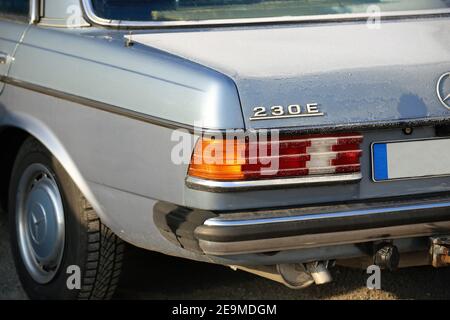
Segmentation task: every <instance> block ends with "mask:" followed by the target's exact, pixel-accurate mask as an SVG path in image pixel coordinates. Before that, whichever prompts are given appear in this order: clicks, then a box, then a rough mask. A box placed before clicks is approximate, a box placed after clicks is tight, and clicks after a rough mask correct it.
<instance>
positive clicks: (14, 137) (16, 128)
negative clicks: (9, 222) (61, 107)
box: [0, 114, 109, 225]
mask: <svg viewBox="0 0 450 320" xmlns="http://www.w3.org/2000/svg"><path fill="white" fill-rule="evenodd" d="M28 137H33V138H35V139H36V140H38V141H39V142H40V143H41V144H42V145H43V146H44V147H45V148H47V150H49V151H50V153H51V154H52V155H53V156H54V157H55V158H56V159H57V160H58V161H59V162H60V163H61V165H62V167H63V168H64V169H65V170H66V172H67V173H68V175H69V176H70V177H71V179H72V180H73V181H74V183H75V185H76V186H77V187H78V188H79V189H80V191H81V193H82V194H83V195H84V196H85V197H86V199H87V200H88V201H89V203H90V204H91V205H92V207H93V208H94V209H95V211H96V213H97V214H98V216H99V217H100V219H101V220H102V222H103V223H105V224H106V225H108V224H109V223H108V218H107V217H106V215H105V214H104V213H103V210H102V208H101V206H100V204H99V203H98V201H97V199H96V197H95V196H94V194H93V192H92V191H91V189H90V187H89V185H88V183H87V181H86V179H85V178H84V177H83V176H82V174H81V172H80V170H79V169H78V167H77V165H76V164H75V162H74V160H73V159H72V157H71V156H70V153H69V152H68V151H67V150H66V148H65V147H64V145H63V143H62V142H61V141H60V140H59V139H58V137H57V136H56V135H55V134H54V132H53V131H52V130H51V129H50V128H49V127H47V126H46V125H45V124H44V123H43V122H41V121H40V120H38V119H36V118H34V117H31V116H29V115H25V114H15V115H9V116H8V117H7V118H6V119H3V120H2V125H1V127H0V145H1V146H2V148H4V147H3V146H5V145H6V148H7V149H6V150H7V151H8V152H2V155H1V156H0V161H1V162H0V163H1V164H2V166H1V167H0V191H1V195H0V205H1V207H2V208H4V209H7V208H8V200H7V199H8V191H9V183H10V178H11V171H12V168H13V165H14V161H15V159H16V156H17V153H18V151H19V149H20V147H21V145H22V144H23V142H24V141H25V140H26V139H27V138H28ZM3 161H5V165H3V164H4V163H3ZM5 177H6V178H5ZM3 178H5V179H3Z"/></svg>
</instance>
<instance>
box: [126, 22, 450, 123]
mask: <svg viewBox="0 0 450 320" xmlns="http://www.w3.org/2000/svg"><path fill="white" fill-rule="evenodd" d="M449 39H450V20H449V19H448V18H446V17H441V18H433V19H431V18H430V19H407V20H399V21H384V22H382V23H381V25H380V28H379V29H371V28H369V27H368V25H367V24H366V23H365V22H345V23H344V22H342V23H327V24H304V25H297V26H277V27H273V26H272V27H251V28H238V29H214V30H209V31H205V30H202V31H196V30H191V31H189V32H184V31H183V32H168V33H167V32H166V33H151V34H136V35H133V40H135V41H137V42H141V43H144V44H146V45H150V46H152V47H156V48H158V49H160V50H164V51H167V52H170V53H172V54H175V55H178V56H181V57H183V58H186V59H188V60H191V61H195V62H197V63H200V64H202V65H205V66H208V67H210V68H212V69H215V70H218V71H220V72H222V73H224V74H226V75H228V76H229V77H231V78H232V79H233V80H234V81H235V83H236V85H237V89H238V92H239V95H240V99H241V104H242V111H243V116H244V120H245V125H246V128H247V129H250V128H252V129H259V128H289V127H291V128H292V127H295V128H299V129H302V128H303V129H307V128H315V127H330V128H333V127H342V126H344V127H353V126H359V125H367V126H372V125H384V124H389V123H398V122H402V121H411V120H415V121H416V120H417V121H419V120H423V121H430V120H436V119H439V120H442V119H450V111H449V110H448V109H446V108H444V107H443V105H442V103H441V102H440V101H439V99H438V96H437V94H436V86H437V82H438V79H439V78H440V76H441V75H442V74H443V73H445V72H447V71H450V45H449ZM187 43H188V44H190V45H189V46H187V45H186V44H187ZM307 104H317V105H318V108H319V110H320V112H322V113H323V114H324V115H323V116H314V117H287V118H286V117H284V118H273V119H264V120H262V119H258V120H253V121H252V120H250V118H251V117H252V116H254V109H255V108H256V107H264V108H266V113H269V114H268V115H270V108H271V107H272V106H282V107H283V108H284V110H285V112H286V110H287V107H288V106H289V105H300V106H301V107H302V112H304V109H305V108H306V105H307Z"/></svg>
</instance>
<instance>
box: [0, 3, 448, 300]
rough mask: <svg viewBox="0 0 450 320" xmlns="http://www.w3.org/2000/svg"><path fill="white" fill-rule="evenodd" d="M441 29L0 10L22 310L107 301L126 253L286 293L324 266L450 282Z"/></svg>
mask: <svg viewBox="0 0 450 320" xmlns="http://www.w3.org/2000/svg"><path fill="white" fill-rule="evenodd" d="M449 15H450V3H449V1H446V0H433V1H429V0H415V1H409V0H408V1H406V0H404V1H403V0H401V1H389V0H383V1H375V0H373V1H362V0H348V1H313V2H312V1H303V0H274V1H269V0H257V1H254V0H229V1H216V0H199V1H197V0H177V1H170V0H167V1H166V0H160V1H146V0H141V1H121V0H82V1H78V0H32V1H28V0H26V1H25V0H23V1H22V0H14V1H12V0H0V93H1V94H0V143H1V146H2V148H1V153H0V159H1V164H2V166H1V167H0V195H1V199H0V200H1V205H2V206H3V207H4V209H5V210H7V211H8V213H9V218H10V229H11V245H12V248H13V253H14V256H15V262H16V267H17V270H18V273H19V276H20V279H21V281H22V284H23V286H24V288H25V290H26V292H27V294H28V295H29V296H30V297H31V298H36V299H45V298H50V299H54V298H61V299H103V298H110V297H112V295H113V293H114V289H115V287H116V285H117V282H118V279H119V276H120V271H121V264H122V259H123V250H124V241H125V242H128V243H131V244H133V245H135V246H138V247H142V248H145V249H148V250H153V251H158V252H162V253H165V254H168V255H173V256H178V257H183V258H187V259H193V260H197V261H204V262H208V263H215V264H221V265H225V266H231V267H232V268H234V269H241V270H245V271H248V272H251V273H255V274H257V275H260V276H264V277H267V278H270V279H273V280H275V281H278V282H281V283H283V284H285V285H287V286H289V287H292V288H303V287H305V286H308V285H310V284H313V283H317V284H321V283H326V282H329V281H331V276H330V273H329V268H331V267H332V266H333V265H334V264H335V263H341V264H352V265H355V263H356V264H357V265H359V266H363V267H366V266H368V265H376V266H378V267H380V268H382V269H391V270H392V269H396V268H398V267H406V266H416V265H427V264H432V265H433V266H435V267H442V266H447V265H448V264H449V263H450V259H449V256H448V250H449V248H450V242H449V240H448V239H449V238H447V235H450V166H449V165H448V163H450V79H449V78H450V45H449V40H450V16H449ZM77 275H78V276H79V278H78V279H77V277H76V276H77Z"/></svg>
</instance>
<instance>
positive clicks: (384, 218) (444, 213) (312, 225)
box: [195, 207, 450, 242]
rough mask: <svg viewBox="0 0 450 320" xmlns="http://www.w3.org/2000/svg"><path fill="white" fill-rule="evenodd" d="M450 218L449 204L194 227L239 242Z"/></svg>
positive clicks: (201, 234)
mask: <svg viewBox="0 0 450 320" xmlns="http://www.w3.org/2000/svg"><path fill="white" fill-rule="evenodd" d="M440 221H450V207H441V208H432V209H430V208H426V209H422V208H420V209H412V210H409V211H401V212H398V211H395V208H394V209H392V212H389V211H388V212H383V213H374V214H369V215H361V216H352V217H337V218H325V219H315V220H304V221H295V222H279V223H270V224H269V223H268V224H255V225H245V226H207V225H202V226H199V227H197V228H196V229H195V236H196V238H197V239H198V240H204V241H211V242H237V241H248V240H262V239H273V238H283V237H290V236H301V235H308V234H322V233H331V232H345V231H354V230H365V229H374V228H383V227H394V226H401V225H412V224H419V223H433V222H440Z"/></svg>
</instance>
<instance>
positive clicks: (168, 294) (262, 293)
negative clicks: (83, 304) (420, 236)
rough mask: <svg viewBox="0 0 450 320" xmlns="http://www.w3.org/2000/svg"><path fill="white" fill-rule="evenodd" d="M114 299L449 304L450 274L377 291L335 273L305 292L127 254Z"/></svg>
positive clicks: (403, 280) (429, 272)
mask: <svg viewBox="0 0 450 320" xmlns="http://www.w3.org/2000/svg"><path fill="white" fill-rule="evenodd" d="M127 255H128V258H127V262H126V264H125V266H124V272H123V277H122V279H121V285H120V288H119V290H118V292H117V294H116V298H117V299H449V298H450V289H449V288H448V287H447V284H448V283H449V281H450V269H439V270H437V269H433V268H431V267H420V268H410V269H403V270H400V271H397V272H394V273H389V272H385V273H383V274H382V290H381V291H374V290H368V289H366V287H365V284H366V279H367V275H366V274H365V272H364V271H361V270H354V269H347V268H335V269H333V276H334V279H335V281H334V282H333V283H330V284H327V285H324V286H313V287H310V288H308V289H305V290H291V289H288V288H285V287H284V286H282V285H279V284H277V283H274V282H271V281H269V280H265V279H261V278H258V277H256V276H253V275H251V274H247V273H245V272H241V271H232V270H231V269H228V268H225V267H222V266H215V265H209V264H204V263H198V262H192V261H185V260H182V259H178V258H172V257H167V256H164V255H160V254H157V253H149V252H146V251H144V250H140V249H138V248H135V247H130V248H129V250H128V254H127Z"/></svg>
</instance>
